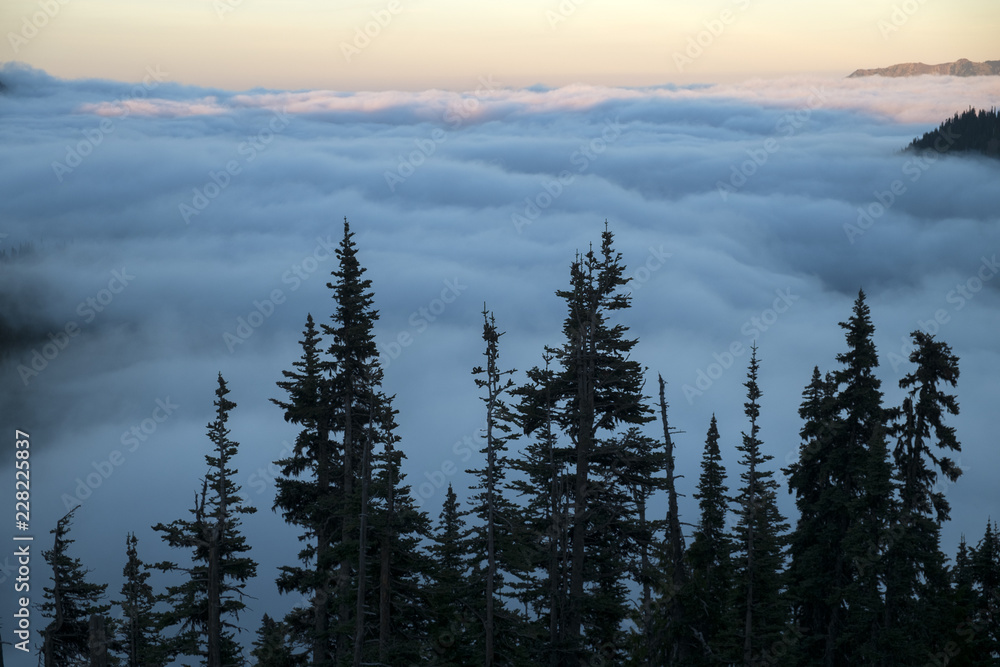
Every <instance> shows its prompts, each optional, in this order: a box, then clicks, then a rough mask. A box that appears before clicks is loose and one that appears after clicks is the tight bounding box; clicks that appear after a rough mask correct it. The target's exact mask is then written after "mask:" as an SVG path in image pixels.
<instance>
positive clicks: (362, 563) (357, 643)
mask: <svg viewBox="0 0 1000 667" xmlns="http://www.w3.org/2000/svg"><path fill="white" fill-rule="evenodd" d="M374 400H375V397H374V396H373V395H372V394H371V391H369V402H368V432H369V438H368V439H367V441H366V442H365V443H364V445H363V447H364V448H363V449H362V451H361V519H360V525H359V527H358V598H357V607H356V609H355V611H354V667H361V659H362V655H363V651H364V642H365V585H366V582H367V579H368V576H367V575H368V567H367V564H368V482H369V478H370V477H371V475H370V473H369V471H368V453H369V452H370V451H371V446H372V438H371V437H370V434H371V430H372V422H373V421H374V416H375V415H374Z"/></svg>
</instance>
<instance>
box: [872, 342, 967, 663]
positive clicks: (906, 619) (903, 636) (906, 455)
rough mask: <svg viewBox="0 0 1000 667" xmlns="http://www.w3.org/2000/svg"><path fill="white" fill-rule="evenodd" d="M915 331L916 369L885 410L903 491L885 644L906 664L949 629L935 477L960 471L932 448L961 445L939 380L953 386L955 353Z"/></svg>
mask: <svg viewBox="0 0 1000 667" xmlns="http://www.w3.org/2000/svg"><path fill="white" fill-rule="evenodd" d="M912 337H913V343H914V349H913V352H912V353H911V354H910V361H911V362H913V363H915V364H916V365H917V368H916V370H914V371H913V372H911V373H909V374H908V375H906V376H905V377H904V378H903V379H902V380H900V381H899V386H900V388H902V389H908V390H909V391H908V393H907V395H906V397H905V398H904V400H903V405H902V407H901V408H897V409H895V410H892V411H889V414H890V415H891V418H892V419H893V425H892V427H891V429H890V434H891V435H892V436H894V437H895V438H896V445H895V449H894V451H893V455H894V458H895V463H896V469H897V471H898V473H897V475H898V478H899V496H900V497H899V508H898V516H897V517H895V519H894V522H893V524H894V525H893V526H892V527H891V529H890V533H889V544H888V550H887V554H886V562H887V568H886V570H887V574H886V591H885V602H886V626H887V632H888V633H889V637H887V639H886V644H887V645H888V647H889V648H890V649H891V652H892V655H893V660H895V661H902V662H908V663H909V662H912V663H915V662H918V661H920V660H922V659H923V658H924V657H925V656H926V654H927V653H929V652H931V650H932V648H933V645H932V642H933V641H935V639H936V637H938V636H941V635H942V634H944V633H946V632H948V630H949V629H950V628H949V627H948V624H947V620H948V610H947V608H946V601H947V600H949V595H948V593H949V583H950V582H949V577H948V573H947V567H946V564H945V562H946V558H945V556H944V554H943V553H942V552H941V548H940V540H941V524H942V523H943V522H944V521H946V520H947V519H948V518H949V510H950V507H949V504H948V501H947V500H946V499H945V497H944V494H943V493H942V492H941V491H939V490H937V483H938V472H939V471H940V473H941V474H943V475H944V476H945V478H946V479H948V481H950V482H954V481H956V480H957V479H958V477H959V475H961V470H960V469H959V468H958V466H956V465H955V464H954V462H952V460H951V459H950V458H948V457H947V456H943V457H942V456H939V455H938V453H937V451H938V450H944V451H945V452H948V451H961V445H960V444H959V442H958V439H957V438H956V437H955V429H954V428H953V427H951V426H946V425H945V424H944V417H945V415H946V414H951V415H957V414H958V403H957V401H956V399H955V396H953V395H950V394H946V393H944V392H943V391H942V388H941V387H940V386H939V385H940V384H945V385H951V386H952V387H954V386H955V383H956V381H957V379H958V358H957V357H955V356H954V355H952V354H951V349H950V348H949V347H948V345H947V344H945V343H943V342H938V341H935V340H934V338H933V336H930V335H928V334H926V333H924V332H923V331H914V332H913V334H912ZM931 624H936V625H931Z"/></svg>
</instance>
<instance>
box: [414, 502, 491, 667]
mask: <svg viewBox="0 0 1000 667" xmlns="http://www.w3.org/2000/svg"><path fill="white" fill-rule="evenodd" d="M469 532H470V530H469V529H468V528H466V527H465V522H464V521H463V520H462V514H461V512H460V510H459V506H458V496H456V495H455V490H454V489H453V488H452V485H451V484H449V485H448V492H447V493H446V494H445V500H444V505H443V507H442V508H441V517H440V519H439V520H438V525H437V530H436V531H435V532H434V534H433V535H432V537H431V539H432V544H431V546H430V547H429V549H428V551H429V555H430V558H431V562H432V568H431V577H430V579H431V582H430V585H429V586H428V591H427V603H428V609H429V610H430V612H431V615H432V618H431V622H430V625H429V627H428V632H429V639H430V653H431V655H433V656H435V657H436V658H437V659H438V661H439V662H441V663H442V664H446V665H447V664H454V665H471V664H474V663H475V662H476V656H479V655H482V653H483V652H482V651H481V650H480V649H479V648H478V646H477V644H478V641H477V640H478V637H477V636H478V633H477V632H476V631H475V627H474V623H476V621H477V616H475V614H474V613H473V610H474V609H475V608H476V606H477V605H476V604H475V602H474V601H473V600H472V596H473V595H475V594H476V591H475V590H474V589H473V587H472V586H471V584H470V582H469V578H468V574H469V559H468V552H467V548H466V547H467V544H468V542H467V540H468V537H469Z"/></svg>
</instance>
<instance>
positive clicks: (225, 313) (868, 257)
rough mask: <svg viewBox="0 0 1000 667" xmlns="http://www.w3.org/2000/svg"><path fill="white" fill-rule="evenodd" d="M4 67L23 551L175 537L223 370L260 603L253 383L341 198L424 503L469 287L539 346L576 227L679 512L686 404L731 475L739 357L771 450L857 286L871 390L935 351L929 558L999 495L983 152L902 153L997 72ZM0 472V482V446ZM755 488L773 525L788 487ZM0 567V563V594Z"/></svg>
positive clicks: (990, 178)
mask: <svg viewBox="0 0 1000 667" xmlns="http://www.w3.org/2000/svg"><path fill="white" fill-rule="evenodd" d="M0 82H2V83H3V84H4V85H5V86H6V88H5V90H4V91H3V92H2V94H0V118H2V122H0V156H2V159H0V165H2V166H0V239H2V241H0V243H2V246H0V247H2V249H4V250H7V251H8V252H10V251H11V250H12V249H14V248H18V247H20V246H21V245H22V244H31V245H32V246H33V247H34V248H35V251H34V253H33V254H32V255H30V256H28V257H25V258H20V259H18V260H17V261H6V262H4V263H0V327H2V330H0V333H2V334H3V338H4V341H5V349H4V362H3V366H2V371H3V381H2V394H0V403H2V414H3V415H4V423H5V425H6V428H7V429H8V431H7V432H8V433H9V434H13V432H14V429H21V430H23V431H28V432H29V433H30V434H31V441H32V448H33V449H32V458H31V466H32V467H31V470H32V529H33V532H34V534H35V535H36V536H37V538H36V539H38V540H39V541H40V545H41V546H44V547H45V548H48V546H49V545H50V542H49V540H50V539H51V536H49V535H48V531H49V530H50V529H51V528H53V527H54V525H55V522H56V520H57V519H58V518H59V517H60V516H62V514H63V513H64V512H65V511H66V508H67V506H68V505H70V504H76V503H79V504H81V505H82V507H81V509H80V510H78V511H77V513H76V523H75V528H74V533H73V536H74V537H75V538H76V539H77V543H76V544H75V545H74V547H73V548H74V550H75V553H76V555H78V556H79V557H80V558H81V559H82V560H83V562H84V564H85V565H87V566H88V567H91V568H92V569H93V570H94V572H93V575H92V576H93V578H94V579H95V580H98V581H106V582H110V583H111V589H112V590H114V591H116V592H117V589H118V587H119V586H120V573H121V568H122V566H123V565H124V548H123V547H124V539H125V534H126V532H127V531H135V532H136V533H137V534H138V536H139V539H140V544H139V547H140V554H141V555H142V556H143V557H145V559H146V560H148V561H155V560H162V559H163V558H174V559H176V558H180V557H182V556H183V555H182V554H177V553H170V552H169V550H166V549H165V548H163V547H162V546H161V543H160V541H159V539H158V537H157V536H156V534H155V533H153V531H151V530H150V528H149V526H150V525H151V524H154V523H157V522H161V521H164V522H166V521H170V520H172V519H174V518H180V517H182V516H185V515H186V510H187V509H189V508H190V507H191V504H192V500H193V494H194V492H195V490H196V488H198V486H199V485H198V479H199V477H200V476H201V475H202V474H203V473H204V470H205V463H204V459H203V455H204V453H205V452H206V448H207V446H208V440H207V438H206V437H205V425H206V423H207V422H208V421H209V420H210V419H211V418H212V412H213V406H212V400H213V392H214V390H215V387H216V376H217V373H219V372H222V373H223V375H224V376H225V377H226V379H227V380H228V381H229V382H230V388H231V390H232V393H231V394H230V396H229V397H230V398H231V399H232V400H234V401H236V403H237V404H238V407H237V408H236V409H235V410H234V412H233V414H232V420H231V422H230V423H231V427H232V430H233V437H234V439H236V440H237V441H239V442H240V443H241V451H240V456H239V458H238V460H237V461H236V465H237V467H238V468H239V471H240V472H239V474H238V476H237V481H238V482H239V483H241V484H242V485H243V491H244V493H245V495H246V497H247V499H248V501H249V502H251V503H252V504H254V505H256V506H257V507H258V508H259V510H260V511H259V512H258V513H257V514H256V515H253V516H250V517H247V518H246V521H245V524H246V532H247V534H248V539H249V541H250V543H251V544H252V545H253V546H254V552H253V553H254V555H255V557H256V558H257V559H258V560H259V561H260V562H261V567H260V571H259V577H258V579H257V581H256V582H254V583H253V584H252V586H251V588H252V593H253V594H254V595H255V596H256V597H257V600H253V601H250V605H251V607H253V608H254V613H253V614H251V616H250V617H249V619H248V620H247V625H248V627H250V628H255V627H256V623H257V620H256V619H257V618H258V617H259V615H260V614H261V613H262V612H263V611H268V613H270V614H271V615H273V616H280V615H281V614H282V613H283V610H285V609H287V608H288V607H290V606H291V605H292V604H294V603H295V602H296V601H295V600H290V599H287V598H281V597H279V596H278V595H277V593H276V592H275V591H274V586H273V579H274V576H275V573H276V572H275V568H276V567H277V566H278V565H281V564H284V563H289V562H291V561H292V560H293V559H294V558H295V553H296V551H297V549H298V544H297V543H296V541H295V532H294V531H292V530H290V529H288V528H287V527H286V526H284V524H283V523H282V521H281V520H280V518H279V517H278V516H277V515H275V514H274V513H272V511H271V503H272V500H273V490H274V489H273V474H274V472H275V468H274V466H273V465H271V462H272V461H273V460H275V459H277V458H280V457H282V456H284V455H285V454H286V453H287V442H290V441H291V440H292V439H293V438H294V434H295V431H294V428H292V427H290V426H289V425H287V424H285V423H284V421H283V419H282V414H281V411H280V410H279V409H278V408H277V407H276V406H274V405H272V404H271V403H270V402H269V401H268V399H269V398H279V397H283V396H282V394H281V392H280V391H279V390H278V388H277V387H276V386H275V382H276V381H278V380H280V379H281V371H282V370H285V369H290V368H291V364H292V362H293V361H295V360H296V359H297V358H298V356H299V354H300V348H299V345H298V341H299V339H300V338H301V331H302V328H303V324H304V322H305V318H306V314H307V313H312V314H313V316H314V317H315V318H316V320H317V321H318V322H322V321H326V320H327V318H328V317H329V316H330V314H331V312H332V311H333V302H332V300H331V298H330V290H328V289H327V287H326V283H327V281H328V280H329V279H330V277H329V273H330V271H331V270H333V269H334V268H335V265H336V260H335V258H334V257H333V254H332V251H333V247H334V246H335V245H336V244H337V243H338V242H339V240H340V238H341V236H342V233H343V219H344V218H345V217H347V218H348V219H349V221H350V223H351V228H352V230H353V231H354V232H355V233H356V236H355V240H356V242H357V243H358V246H359V249H360V259H361V261H362V263H363V264H364V265H365V266H366V267H367V269H368V273H367V276H368V277H369V278H370V279H371V280H372V285H373V289H374V292H375V304H376V307H377V308H378V310H379V312H380V319H379V322H378V326H377V329H376V335H377V340H378V344H379V349H380V351H381V355H382V362H383V366H384V368H385V385H386V388H387V390H388V391H389V392H390V393H393V394H395V395H396V402H395V404H396V407H397V408H398V410H399V417H398V421H399V423H400V431H399V433H400V435H401V436H402V438H403V440H402V447H403V449H404V450H405V452H406V454H407V456H408V461H407V462H406V466H405V471H406V472H407V473H408V475H409V481H410V482H411V484H412V485H413V492H414V495H415V496H416V497H417V499H418V501H419V502H420V503H421V505H422V506H423V507H424V509H426V510H428V511H429V512H430V513H431V515H432V516H433V517H436V516H437V513H438V511H439V508H440V506H441V503H442V502H443V500H444V488H443V487H444V485H446V484H448V483H453V484H455V486H456V489H457V490H458V491H459V494H460V495H464V490H465V488H466V487H467V485H468V483H469V481H470V479H469V476H467V475H465V473H464V472H463V471H464V470H465V469H466V468H474V467H478V466H479V464H480V459H481V457H480V455H479V453H478V449H479V447H480V446H481V443H480V442H479V439H478V438H479V429H480V427H481V425H482V408H481V403H480V402H479V400H478V399H477V395H476V390H475V386H474V384H473V381H472V377H471V375H470V371H471V369H472V367H473V366H475V365H478V364H480V363H481V356H480V355H481V353H482V347H483V346H482V341H481V331H482V315H481V314H480V313H481V311H482V310H483V306H484V303H485V305H486V307H487V308H488V309H490V310H492V311H494V312H495V314H496V318H497V322H498V325H499V327H500V328H501V330H503V331H506V335H505V336H503V338H502V339H501V364H502V366H503V367H504V368H514V369H518V371H519V372H523V371H524V370H525V369H527V368H530V367H531V366H533V365H538V364H541V363H542V357H541V355H542V352H543V348H544V346H545V345H557V344H559V343H560V342H561V341H560V331H561V325H562V320H563V318H564V316H565V309H564V306H563V303H562V302H561V301H560V300H559V299H558V298H557V297H556V296H555V291H556V290H557V289H562V288H564V287H565V286H566V284H567V279H568V273H569V272H568V267H569V263H570V262H571V261H572V259H573V257H574V255H575V253H577V252H579V251H586V250H587V249H588V248H589V247H590V245H591V244H597V243H599V238H600V233H601V231H602V230H603V229H604V224H605V221H607V222H608V224H609V227H610V229H611V230H612V231H613V232H614V234H615V243H616V247H617V249H618V250H619V251H620V252H621V253H622V255H623V259H624V262H625V263H626V264H627V265H628V267H629V275H631V276H632V277H633V279H634V280H633V287H632V290H633V307H632V309H631V310H630V311H628V312H627V313H625V314H623V315H622V318H621V321H622V322H623V323H624V324H626V325H627V326H628V327H629V328H630V331H631V333H632V334H633V335H635V336H636V337H638V338H639V341H640V342H639V345H638V346H637V347H636V349H635V352H634V356H635V358H636V359H638V360H639V361H641V362H642V363H643V364H644V365H645V366H647V367H648V368H649V372H648V375H647V381H648V384H647V387H648V393H650V394H653V393H654V390H655V387H656V374H657V373H660V374H662V375H663V377H664V379H666V380H667V382H668V383H669V384H668V400H669V401H670V404H671V411H670V418H671V424H672V425H673V426H674V427H676V428H677V429H680V430H681V431H683V433H681V434H679V435H677V436H676V437H675V443H676V445H677V467H678V471H679V473H680V474H682V475H684V477H683V479H681V480H680V482H679V485H680V490H681V491H682V492H683V493H684V494H686V497H685V498H683V499H682V501H683V502H682V505H681V510H682V513H683V515H684V516H683V517H682V518H683V519H684V520H685V521H688V522H692V523H693V522H695V521H696V517H697V515H696V505H695V504H694V501H693V499H692V498H691V495H690V494H691V493H692V492H693V491H694V485H695V483H696V481H697V477H698V470H699V469H698V463H699V460H700V457H701V451H702V446H703V443H704V437H705V431H706V430H707V427H708V422H709V418H710V416H711V415H712V414H713V413H715V414H716V415H717V417H718V419H719V430H720V432H721V434H722V442H723V447H724V457H725V462H726V464H727V466H728V468H729V472H730V484H731V486H732V487H735V486H736V481H735V480H736V476H737V474H738V472H739V471H738V467H737V456H736V452H735V446H736V444H737V443H738V442H739V440H740V432H741V430H743V429H744V428H745V427H746V426H745V417H744V415H743V400H744V392H745V389H744V387H743V385H742V383H743V382H744V381H745V373H746V365H747V362H748V360H749V348H750V346H751V345H752V344H753V343H754V342H756V344H757V346H758V349H759V357H760V362H761V371H760V376H761V377H760V382H761V389H762V390H763V398H762V399H761V418H760V423H761V426H762V430H761V437H762V438H763V441H764V443H765V445H764V446H765V449H766V451H767V452H768V453H769V454H771V455H773V456H774V460H773V461H772V463H771V465H772V467H773V468H774V469H777V468H780V467H781V466H784V465H787V463H789V462H791V461H792V460H794V457H795V455H796V451H797V446H798V442H799V438H798V430H799V428H800V426H801V423H800V420H799V418H798V415H797V409H798V405H799V403H800V401H801V392H802V389H803V387H804V386H805V384H806V383H807V382H808V380H809V378H810V375H811V373H812V369H813V367H814V366H816V365H818V366H819V367H820V369H821V370H824V371H826V370H831V369H833V368H834V367H835V366H836V362H835V356H836V354H837V353H839V352H841V351H843V350H844V349H845V342H844V337H843V332H842V330H841V329H840V328H839V327H838V326H837V323H838V322H840V321H843V320H845V319H847V318H848V317H849V316H850V312H851V306H852V302H853V300H854V299H855V297H856V296H857V293H858V290H859V289H861V288H863V289H864V290H865V292H866V293H867V295H868V303H869V305H870V307H871V311H872V318H873V320H874V323H875V327H876V336H875V341H876V344H877V346H878V349H879V352H880V359H881V368H880V371H879V373H880V377H881V379H882V382H883V385H882V387H883V390H884V392H885V395H886V401H887V403H888V404H897V403H898V402H899V400H900V393H899V390H898V387H897V383H898V380H899V379H900V378H901V377H902V376H903V374H904V373H906V372H908V371H909V370H910V366H909V363H908V362H907V361H906V355H907V353H908V346H907V336H908V334H909V332H911V331H913V330H914V329H917V328H924V329H926V330H929V331H931V332H932V333H936V334H937V335H938V336H939V337H940V338H942V339H944V340H946V341H947V342H948V343H949V344H950V345H951V346H952V348H953V350H954V352H955V353H956V354H957V355H958V356H959V357H960V359H961V378H960V383H959V387H958V390H957V393H958V397H959V402H960V405H961V409H962V412H961V415H959V416H958V417H954V418H951V419H950V420H949V421H950V423H952V424H954V425H955V426H956V427H957V428H958V437H959V439H960V440H961V442H962V443H963V451H962V453H961V455H960V456H958V457H956V458H957V459H958V462H959V463H960V465H961V467H962V468H963V470H964V471H965V474H964V475H963V476H962V478H961V479H960V480H959V482H958V483H957V484H955V485H950V484H948V485H945V486H943V487H942V488H944V490H945V492H946V495H947V497H948V499H949V501H950V502H951V503H952V507H953V511H952V517H953V520H952V522H951V524H949V526H948V528H947V529H946V530H945V534H944V540H943V548H944V549H945V551H946V552H948V553H953V552H954V549H955V547H956V546H957V542H958V539H959V537H960V535H961V534H965V535H967V536H968V538H969V539H970V541H973V542H974V541H975V540H977V539H978V538H979V536H981V535H982V531H983V528H984V526H985V523H986V521H987V518H988V517H989V516H992V517H993V518H994V519H996V518H998V515H1000V505H998V503H997V499H996V494H995V493H993V489H994V488H995V474H996V471H997V470H998V469H1000V449H998V448H997V446H996V430H997V429H996V418H995V415H996V401H997V377H998V376H1000V338H998V336H997V333H998V329H1000V296H998V295H1000V291H998V287H1000V278H998V277H997V272H998V270H1000V267H998V265H997V257H998V255H1000V206H998V204H1000V189H998V188H997V182H998V177H1000V162H997V161H996V160H989V159H986V158H981V157H974V156H955V155H947V154H944V155H938V154H930V155H927V156H917V155H914V154H910V153H903V152H901V149H903V148H904V147H905V146H906V145H907V144H908V143H909V142H910V141H911V140H912V139H913V138H914V137H916V136H919V135H920V134H922V133H923V132H926V131H928V130H930V129H932V128H933V127H935V126H936V125H937V124H938V123H940V122H941V121H942V120H944V119H945V118H947V117H949V116H951V115H953V114H954V113H956V112H960V111H963V110H964V109H966V108H968V107H969V106H974V107H977V108H984V107H987V108H988V107H991V106H993V105H995V104H996V100H997V99H998V96H1000V81H998V80H997V78H995V77H982V78H969V79H959V78H951V77H918V78H912V79H892V80H886V79H881V78H870V79H837V78H829V77H826V78H822V77H794V78H783V79H770V80H764V79H761V80H753V81H747V82H745V83H741V84H726V85H697V86H685V87H678V86H673V85H664V86H659V87H649V88H607V87H594V86H582V85H579V86H567V87H563V88H556V89H548V88H545V87H542V86H537V87H533V88H529V89H512V88H509V87H507V86H505V85H504V83H503V82H502V81H497V80H495V78H494V77H492V76H490V75H488V74H484V75H483V76H482V77H480V78H479V79H478V80H473V81H469V82H468V90H467V92H451V91H441V90H431V91H425V92H335V91H294V92H283V91H272V90H252V91H244V92H232V91H225V90H214V89H205V88H195V87H190V86H184V85H180V84H177V83H174V82H172V81H171V78H170V73H169V72H165V71H163V70H161V69H160V68H159V67H158V66H157V65H156V64H150V66H149V67H148V68H147V69H146V73H145V75H144V77H143V78H142V79H140V80H139V81H136V82H132V83H120V82H112V81H103V80H79V81H65V80H60V79H56V78H53V77H51V76H49V75H47V74H45V73H44V72H42V71H39V70H35V69H31V68H28V67H25V66H20V65H6V66H4V67H3V68H0ZM515 377H516V378H518V379H521V378H523V375H521V374H520V373H519V374H518V375H516V376H515ZM653 426H655V425H651V428H650V433H651V434H655V433H656V429H655V428H653ZM11 440H13V435H11ZM9 445H10V447H9V448H8V450H7V451H13V442H10V443H9ZM3 465H4V469H3V474H4V475H5V476H9V477H10V478H13V471H12V467H13V457H12V456H6V457H4V459H3ZM778 479H779V481H780V482H781V484H782V487H783V489H784V486H785V481H784V478H783V476H782V475H780V473H778ZM781 502H782V507H783V508H784V509H785V511H786V513H787V514H789V515H792V516H793V517H794V505H793V503H792V500H791V497H790V496H788V495H787V494H786V493H784V490H783V491H782V494H781ZM107 553H111V554H112V555H113V554H120V557H117V558H115V557H108V556H106V555H104V554H107ZM10 565H11V561H10V560H8V561H4V560H3V558H2V557H0V566H2V569H0V578H2V579H3V580H4V583H3V584H2V585H3V586H4V587H6V586H9V585H10V584H11V577H12V572H13V571H12V570H11V569H10ZM35 567H36V568H37V569H36V575H35V576H36V582H41V581H42V580H43V578H44V577H47V576H48V574H47V572H46V571H45V570H44V568H43V567H42V562H41V559H40V558H38V559H36V561H35ZM40 586H41V583H38V591H37V592H36V593H35V596H36V599H40ZM8 598H10V596H4V599H5V600H6V599H8ZM4 604H7V603H6V602H5V603H4ZM2 611H3V613H4V615H6V613H7V609H6V608H4V609H3V610H2ZM36 624H37V625H36V627H39V628H40V627H41V625H40V621H36Z"/></svg>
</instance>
